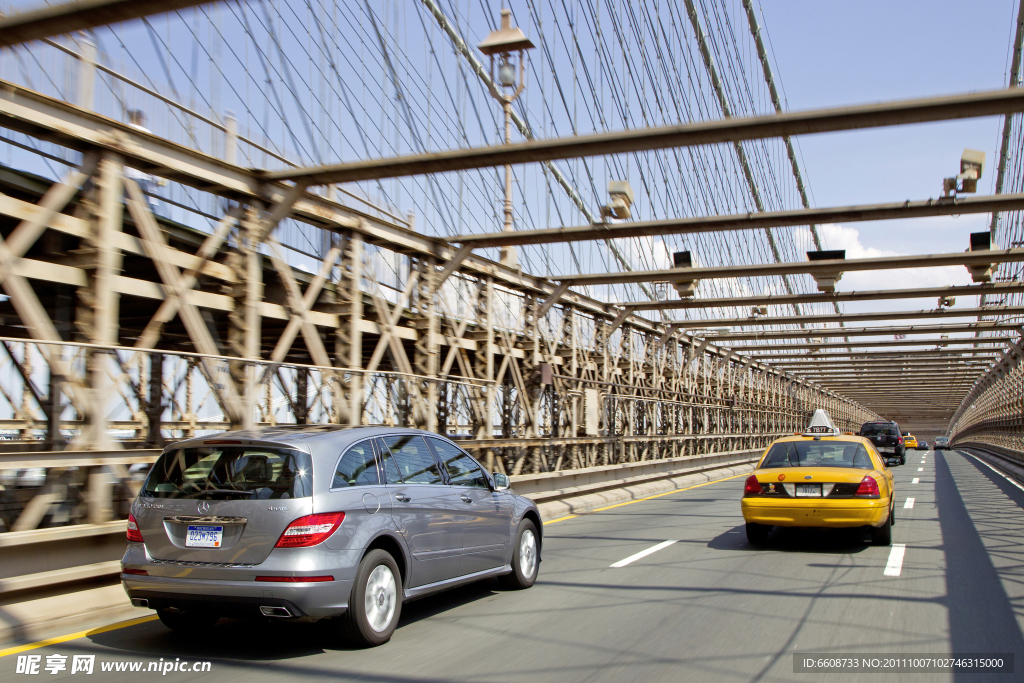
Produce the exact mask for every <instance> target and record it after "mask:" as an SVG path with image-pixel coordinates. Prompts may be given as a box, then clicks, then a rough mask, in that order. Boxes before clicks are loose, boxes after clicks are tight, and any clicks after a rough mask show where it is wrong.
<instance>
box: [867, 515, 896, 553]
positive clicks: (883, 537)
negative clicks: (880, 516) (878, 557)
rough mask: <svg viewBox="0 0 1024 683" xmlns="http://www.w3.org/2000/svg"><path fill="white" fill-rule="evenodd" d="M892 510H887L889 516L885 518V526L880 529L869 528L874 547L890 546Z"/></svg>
mask: <svg viewBox="0 0 1024 683" xmlns="http://www.w3.org/2000/svg"><path fill="white" fill-rule="evenodd" d="M893 509H894V508H889V514H888V515H887V516H886V518H885V524H883V525H882V526H880V527H871V542H872V543H874V544H875V545H892V513H893Z"/></svg>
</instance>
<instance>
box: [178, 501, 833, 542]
mask: <svg viewBox="0 0 1024 683" xmlns="http://www.w3.org/2000/svg"><path fill="white" fill-rule="evenodd" d="M819 495H820V494H819ZM222 540H224V527H222V526H205V525H201V524H189V525H188V535H187V536H185V547H186V548H219V547H220V544H221V541H222Z"/></svg>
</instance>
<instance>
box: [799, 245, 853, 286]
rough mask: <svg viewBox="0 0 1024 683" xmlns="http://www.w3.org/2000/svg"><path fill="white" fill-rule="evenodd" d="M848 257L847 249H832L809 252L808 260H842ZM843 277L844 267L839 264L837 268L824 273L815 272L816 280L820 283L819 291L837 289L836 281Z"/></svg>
mask: <svg viewBox="0 0 1024 683" xmlns="http://www.w3.org/2000/svg"><path fill="white" fill-rule="evenodd" d="M845 258H846V250H845V249H832V250H826V251H809V252H807V260H808V261H842V260H844V259H845ZM842 277H843V271H842V269H841V268H840V267H839V266H838V265H837V266H836V269H835V270H829V271H827V272H824V273H815V274H814V281H815V282H816V283H818V291H819V292H828V293H830V294H831V293H832V292H835V291H836V283H837V282H839V280H840V278H842Z"/></svg>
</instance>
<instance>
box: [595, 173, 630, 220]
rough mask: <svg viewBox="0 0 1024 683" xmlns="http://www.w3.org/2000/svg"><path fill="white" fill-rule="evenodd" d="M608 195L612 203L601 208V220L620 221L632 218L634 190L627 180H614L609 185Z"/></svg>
mask: <svg viewBox="0 0 1024 683" xmlns="http://www.w3.org/2000/svg"><path fill="white" fill-rule="evenodd" d="M608 195H609V197H610V198H611V202H609V203H608V205H607V206H602V207H601V218H604V219H605V220H607V219H609V218H612V217H614V218H618V219H619V220H620V221H624V220H627V219H628V218H629V217H630V207H631V206H633V188H632V187H630V186H629V182H627V181H625V180H612V181H610V182H609V183H608Z"/></svg>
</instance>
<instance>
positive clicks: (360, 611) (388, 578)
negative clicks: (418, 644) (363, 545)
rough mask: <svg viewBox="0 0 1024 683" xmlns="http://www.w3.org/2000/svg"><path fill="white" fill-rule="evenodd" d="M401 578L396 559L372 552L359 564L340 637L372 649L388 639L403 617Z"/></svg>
mask: <svg viewBox="0 0 1024 683" xmlns="http://www.w3.org/2000/svg"><path fill="white" fill-rule="evenodd" d="M403 597H404V596H403V594H402V574H401V571H400V570H399V569H398V563H396V562H395V558H394V557H392V556H391V554H390V553H389V552H387V551H385V550H382V549H380V548H374V549H373V550H370V551H369V552H368V553H366V557H364V558H363V561H362V562H360V563H359V569H358V570H357V571H356V578H355V581H353V582H352V591H351V593H350V595H349V602H348V611H347V612H346V613H345V616H344V617H343V619H342V620H341V625H342V633H343V635H347V636H348V637H349V638H350V639H352V640H354V641H355V642H356V643H358V644H359V645H362V646H364V647H374V646H376V645H383V644H384V643H386V642H388V641H389V640H390V639H391V636H392V634H394V632H395V629H396V628H397V627H398V621H399V619H400V618H401V616H402V599H403Z"/></svg>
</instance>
